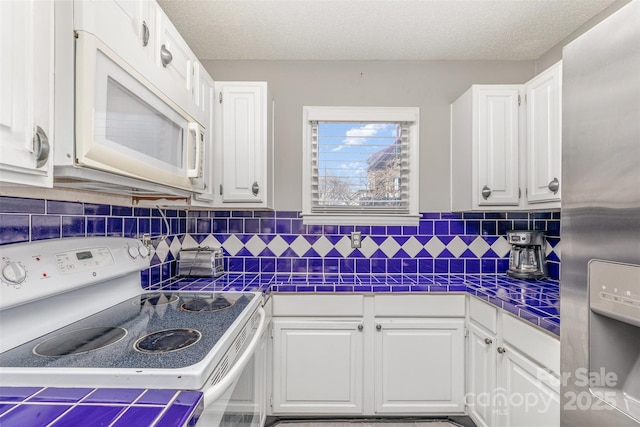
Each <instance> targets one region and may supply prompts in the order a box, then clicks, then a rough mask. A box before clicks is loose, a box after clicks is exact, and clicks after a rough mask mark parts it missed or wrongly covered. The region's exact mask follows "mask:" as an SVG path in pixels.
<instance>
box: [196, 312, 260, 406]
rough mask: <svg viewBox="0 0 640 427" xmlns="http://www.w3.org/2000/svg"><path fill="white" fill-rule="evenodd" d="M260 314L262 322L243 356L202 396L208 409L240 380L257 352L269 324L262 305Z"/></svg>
mask: <svg viewBox="0 0 640 427" xmlns="http://www.w3.org/2000/svg"><path fill="white" fill-rule="evenodd" d="M258 314H259V315H260V323H259V324H258V328H257V330H256V334H255V335H254V336H253V338H252V339H251V342H250V343H249V345H248V346H247V349H246V350H245V352H244V353H243V354H242V356H240V358H239V359H238V361H237V362H236V363H235V364H234V365H233V367H232V368H231V369H229V372H227V374H226V375H225V376H224V378H222V380H221V381H220V382H218V383H217V384H216V385H214V386H213V387H210V388H209V389H208V390H206V391H205V392H204V395H203V397H202V401H203V402H204V409H207V408H208V407H209V406H211V405H212V404H213V403H215V401H216V400H218V399H219V398H220V396H222V395H223V394H224V392H225V391H227V389H228V388H229V387H230V386H231V385H232V384H233V383H234V382H235V381H237V380H238V378H240V375H241V374H242V371H243V370H244V368H245V366H247V363H249V360H250V359H251V357H252V356H253V354H254V353H255V350H256V347H257V346H258V343H259V342H260V338H261V337H262V333H263V332H264V330H265V329H266V326H267V322H266V317H267V316H266V314H265V312H264V309H263V308H262V307H260V308H259V309H258Z"/></svg>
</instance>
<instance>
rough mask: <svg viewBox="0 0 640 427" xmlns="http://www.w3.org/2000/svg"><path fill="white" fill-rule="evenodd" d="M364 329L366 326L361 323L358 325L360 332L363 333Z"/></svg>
mask: <svg viewBox="0 0 640 427" xmlns="http://www.w3.org/2000/svg"><path fill="white" fill-rule="evenodd" d="M363 329H364V326H363V325H362V323H360V324H359V325H358V330H359V331H362V330H363Z"/></svg>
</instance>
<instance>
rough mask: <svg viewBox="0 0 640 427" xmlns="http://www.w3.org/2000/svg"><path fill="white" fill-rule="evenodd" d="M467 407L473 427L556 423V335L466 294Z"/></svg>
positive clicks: (548, 426)
mask: <svg viewBox="0 0 640 427" xmlns="http://www.w3.org/2000/svg"><path fill="white" fill-rule="evenodd" d="M469 311H470V313H469V326H468V331H469V334H468V342H467V363H468V365H467V366H468V373H467V395H466V401H467V405H468V406H467V412H468V414H469V416H470V417H471V418H472V419H473V421H474V422H475V423H476V424H477V425H478V427H555V426H560V380H559V370H560V366H559V364H560V343H559V340H558V339H557V338H554V337H552V336H551V335H549V334H546V333H545V332H542V331H541V330H539V329H537V328H535V327H534V326H530V325H528V324H526V323H525V322H524V321H522V320H520V319H516V318H515V317H513V316H511V315H510V314H507V313H505V312H502V311H500V310H497V309H496V308H495V307H493V306H491V305H489V304H487V303H484V302H482V301H480V300H478V299H476V298H474V297H471V298H470V304H469Z"/></svg>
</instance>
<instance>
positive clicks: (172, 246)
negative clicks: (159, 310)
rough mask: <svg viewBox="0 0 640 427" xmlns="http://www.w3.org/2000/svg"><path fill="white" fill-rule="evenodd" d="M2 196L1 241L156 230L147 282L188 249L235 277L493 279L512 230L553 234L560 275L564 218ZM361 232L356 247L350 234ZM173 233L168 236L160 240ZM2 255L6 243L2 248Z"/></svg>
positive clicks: (554, 269)
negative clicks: (308, 221) (323, 212)
mask: <svg viewBox="0 0 640 427" xmlns="http://www.w3.org/2000/svg"><path fill="white" fill-rule="evenodd" d="M163 213H164V214H165V216H166V219H167V222H168V224H169V228H168V230H167V227H166V225H165V222H164V219H163V218H162V215H161V213H160V211H158V210H157V209H149V208H132V207H129V206H120V205H109V204H101V203H83V202H66V201H57V200H46V199H27V198H20V197H0V245H1V244H10V243H20V242H28V241H37V240H43V239H59V238H72V237H85V236H120V237H139V236H141V235H142V234H144V233H149V234H151V237H152V238H153V239H154V246H155V248H156V249H155V251H154V254H153V257H152V260H151V268H150V269H149V270H148V271H145V272H144V273H143V286H145V287H147V286H151V285H155V284H158V283H162V282H163V281H165V280H169V279H171V278H172V277H174V276H175V274H176V261H175V260H176V256H177V254H178V252H179V250H180V249H181V248H182V247H185V248H188V247H195V246H198V245H202V246H207V245H208V246H221V247H223V248H224V250H225V255H226V256H227V263H226V268H227V269H228V270H229V271H233V272H249V273H258V272H262V273H278V274H284V275H290V274H307V273H309V274H321V273H323V274H332V273H333V274H338V273H339V274H405V275H415V274H432V273H435V274H449V273H452V274H478V273H485V274H493V273H501V274H502V273H504V272H505V271H506V269H507V267H508V251H509V244H508V243H507V241H506V239H505V238H504V234H505V232H506V231H507V230H510V229H538V230H544V231H546V234H547V241H548V245H547V248H546V249H547V256H548V260H549V271H550V276H551V277H552V278H555V279H558V278H559V275H560V213H559V212H557V211H555V212H538V213H526V212H514V213H504V212H486V213H478V212H468V213H451V212H424V213H423V214H422V219H421V220H420V223H419V225H418V226H386V227H385V226H372V227H366V226H357V227H354V226H352V225H343V226H305V225H303V224H302V219H301V218H300V216H299V212H298V211H241V210H235V211H184V210H175V209H168V210H163ZM351 231H360V232H362V234H363V237H364V238H363V245H362V248H361V249H355V250H354V249H352V248H351V247H350V242H349V237H348V236H349V233H351ZM163 235H166V238H164V239H163V238H162V236H163ZM0 251H1V246H0Z"/></svg>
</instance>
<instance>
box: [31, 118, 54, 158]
mask: <svg viewBox="0 0 640 427" xmlns="http://www.w3.org/2000/svg"><path fill="white" fill-rule="evenodd" d="M50 150H51V146H50V145H49V138H47V134H46V133H45V132H44V130H42V128H41V127H40V126H36V130H35V132H34V134H33V154H34V155H35V156H36V167H37V168H41V167H42V166H44V165H45V164H47V161H48V160H49V151H50Z"/></svg>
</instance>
